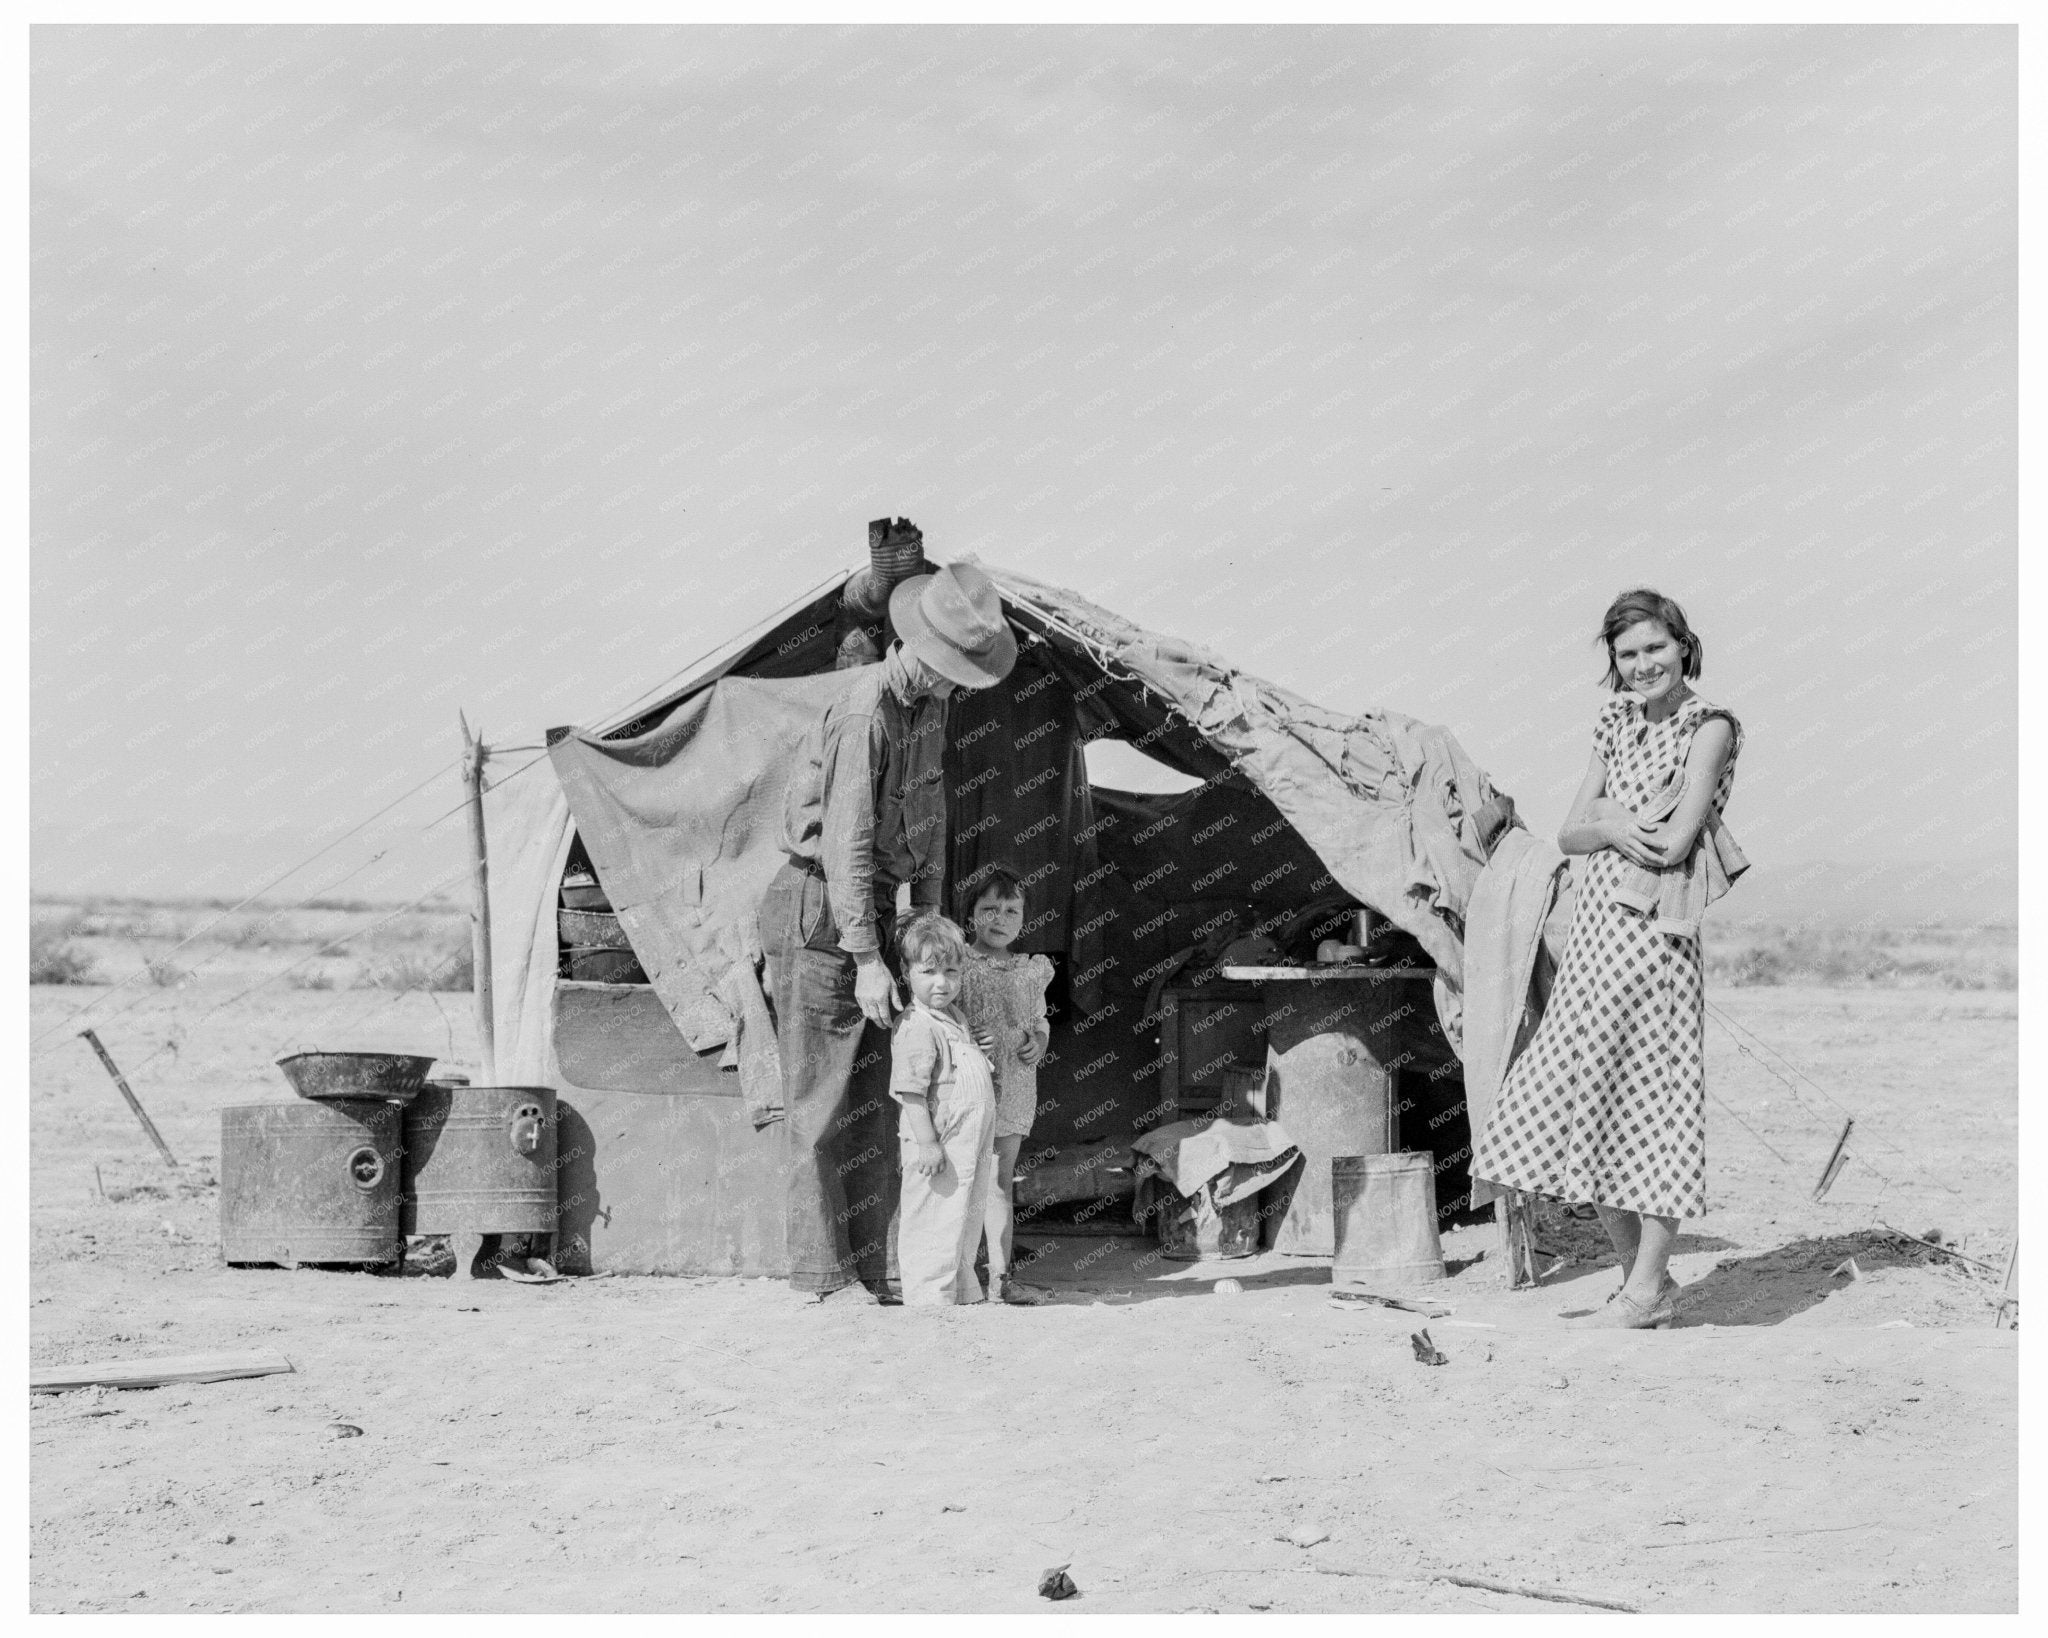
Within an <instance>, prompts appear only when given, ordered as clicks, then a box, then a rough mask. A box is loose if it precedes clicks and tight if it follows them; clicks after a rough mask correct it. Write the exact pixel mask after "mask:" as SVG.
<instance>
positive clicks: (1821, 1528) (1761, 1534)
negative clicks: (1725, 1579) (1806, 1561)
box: [1637, 1523, 1877, 1547]
mask: <svg viewBox="0 0 2048 1638" xmlns="http://www.w3.org/2000/svg"><path fill="white" fill-rule="evenodd" d="M1876 1528H1877V1525H1876V1524H1875V1523H1871V1524H1809V1525H1806V1526H1804V1527H1803V1528H1801V1529H1797V1530H1758V1531H1752V1532H1750V1533H1749V1534H1748V1535H1741V1536H1706V1537H1703V1538H1702V1539H1700V1540H1699V1541H1645V1542H1639V1543H1638V1544H1637V1545H1639V1546H1643V1547H1718V1546H1719V1545H1721V1543H1723V1542H1728V1541H1773V1540H1775V1539H1776V1538H1777V1537H1779V1536H1832V1535H1839V1534H1840V1533H1841V1532H1842V1531H1844V1530H1875V1529H1876Z"/></svg>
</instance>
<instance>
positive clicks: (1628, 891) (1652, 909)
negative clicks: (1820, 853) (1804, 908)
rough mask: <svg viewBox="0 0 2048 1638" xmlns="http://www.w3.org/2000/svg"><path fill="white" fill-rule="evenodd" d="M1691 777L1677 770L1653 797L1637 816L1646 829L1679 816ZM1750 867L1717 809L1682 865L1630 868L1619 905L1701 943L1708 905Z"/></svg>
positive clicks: (1618, 891)
mask: <svg viewBox="0 0 2048 1638" xmlns="http://www.w3.org/2000/svg"><path fill="white" fill-rule="evenodd" d="M1687 777H1688V776H1687V774H1686V771H1685V769H1683V768H1673V769H1672V770H1671V774H1670V776H1669V777H1668V778H1667V779H1666V780H1665V781H1664V783H1663V784H1662V785H1660V786H1658V787H1657V789H1656V790H1654V791H1652V792H1651V793H1650V797H1649V800H1648V801H1647V802H1645V803H1644V804H1643V806H1642V808H1641V809H1640V810H1639V811H1638V812H1637V813H1636V817H1637V818H1638V819H1639V820H1641V821H1642V822H1643V823H1644V824H1646V825H1659V824H1662V823H1663V822H1664V821H1665V820H1666V819H1669V818H1670V817H1671V815H1672V814H1674V813H1675V812H1677V811H1678V804H1679V801H1680V799H1681V798H1682V797H1683V796H1684V795H1685V787H1686V782H1687ZM1748 868H1749V860H1748V859H1746V858H1744V857H1743V854H1742V849H1741V848H1739V847H1737V846H1736V845H1735V838H1734V837H1733V836H1731V835H1730V834H1729V833H1728V827H1727V826H1726V825H1724V824H1722V823H1721V811H1720V809H1718V808H1711V809H1709V810H1708V812H1707V822H1706V824H1705V825H1703V826H1702V827H1701V829H1700V834H1699V837H1698V839H1697V840H1696V841H1695V842H1694V843H1693V847H1692V851H1691V852H1690V853H1688V854H1687V855H1686V856H1685V857H1684V858H1683V859H1681V860H1679V861H1678V862H1677V863H1676V864H1670V865H1666V866H1664V867H1663V868H1662V869H1661V870H1652V869H1650V868H1649V867H1648V866H1645V865H1638V864H1627V865H1625V866H1624V867H1623V871H1622V875H1621V879H1620V880H1619V882H1617V883H1616V885H1615V888H1614V895H1613V896H1614V902H1615V903H1616V904H1620V905H1625V906H1627V907H1628V908H1629V909H1631V910H1634V911H1636V912H1637V913H1638V914H1640V915H1645V916H1654V917H1655V918H1656V922H1657V931H1658V932H1660V933H1670V934H1673V935H1674V936H1676V937H1680V938H1698V937H1699V936H1700V919H1701V917H1703V916H1704V915H1705V914H1706V909H1707V906H1708V905H1710V904H1712V903H1713V902H1714V901H1715V900H1716V899H1718V898H1719V897H1721V895H1722V894H1724V893H1726V892H1727V891H1728V889H1729V888H1730V887H1732V886H1733V885H1734V884H1735V880H1736V878H1737V877H1738V876H1740V875H1741V874H1742V873H1743V872H1744V871H1745V870H1747V869H1748Z"/></svg>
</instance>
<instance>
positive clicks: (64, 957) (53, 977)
mask: <svg viewBox="0 0 2048 1638" xmlns="http://www.w3.org/2000/svg"><path fill="white" fill-rule="evenodd" d="M79 920H80V918H79V917H76V916H66V917H64V918H62V919H61V920H58V921H47V922H42V923H39V924H38V923H31V924H30V925H29V930H28V981H29V982H30V983H31V984H96V983H98V982H99V978H98V976H97V971H98V970H97V968H96V966H95V964H94V962H93V959H92V957H91V956H89V955H87V954H86V953H85V952H84V951H83V950H81V949H79V947H78V946H77V945H75V944H73V943H72V942H71V937H70V935H71V934H72V933H73V932H74V931H75V930H76V927H77V924H78V922H79Z"/></svg>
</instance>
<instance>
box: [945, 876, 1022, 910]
mask: <svg viewBox="0 0 2048 1638" xmlns="http://www.w3.org/2000/svg"><path fill="white" fill-rule="evenodd" d="M991 893H993V894H995V896H996V897H997V898H999V899H1015V900H1017V901H1018V903H1020V904H1021V903H1022V902H1023V900H1024V878H1023V877H1022V876H1020V875H1018V874H1017V872H1016V871H1014V870H1012V869H1011V868H1010V867H1009V866H1008V865H1005V864H991V865H983V866H982V867H981V869H980V870H979V871H978V872H977V873H976V874H975V875H974V876H973V877H972V878H971V879H969V880H968V882H967V883H966V884H965V888H964V891H963V892H962V893H961V895H960V908H961V909H963V910H964V911H966V912H967V914H968V915H969V916H972V915H973V914H974V907H975V906H976V905H977V904H979V903H981V901H982V900H983V899H985V898H987V897H988V896H989V894H991Z"/></svg>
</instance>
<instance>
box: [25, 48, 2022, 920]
mask: <svg viewBox="0 0 2048 1638" xmlns="http://www.w3.org/2000/svg"><path fill="white" fill-rule="evenodd" d="M2016 62H2017V57H2016V42H2015V34H2014V31H2013V30H2012V29H2010V28H2004V27H1926V28H1902V27H1867V28H1846V27H1832V26H1829V27H1814V28H1720V27H1681V28H1672V27H1604V26H1602V27H1494V26H1451V27H1440V28H1439V27H1379V28H1306V27H1282V28H1271V29H1261V28H1211V29H1199V28H1148V29H1139V28H1115V29H1093V30H1090V29H1078V28H1068V27H1048V28H1038V29H1013V28H1000V29H998V28H968V27H960V28H901V29H871V28H837V27H817V28H734V27H677V28H638V27H626V28H606V27H589V28H584V27H556V28H499V29H490V28H469V27H447V28H391V27H376V28H319V29H315V28H297V27H240V26H237V27H206V28H183V27H180V28H167V27H142V28H69V27H44V28H39V29H37V30H35V31H33V35H32V81H31V136H30V152H31V161H32V173H33V174H32V215H31V228H30V231H31V263H32V265H31V275H30V278H31V305H32V312H31V371H32V398H31V487H32V493H31V514H30V531H31V557H30V579H31V586H30V625H31V649H30V669H31V706H30V709H31V728H32V737H31V759H32V767H31V781H30V802H31V826H32V830H31V869H30V874H31V882H32V885H33V886H34V887H35V888H36V889H38V890H40V891H44V892H86V891H91V892H110V893H112V892H118V893H134V894H141V895H184V894H204V895H227V896H236V897H238V896H240V895H241V894H243V893H246V892H249V891H252V890H254V889H256V888H258V887H259V886H262V885H264V884H265V883H266V882H268V881H269V880H270V879H271V878H272V877H274V876H276V875H278V874H279V873H280V872H284V871H286V870H288V869H291V868H292V867H293V866H295V865H298V864H299V863H300V862H301V861H302V860H304V859H305V858H306V856H307V855H309V854H313V853H315V851H316V850H319V849H323V848H324V849H326V850H327V851H326V852H324V853H322V854H320V856H319V857H318V858H316V859H315V860H314V861H313V862H312V864H311V865H310V866H307V867H306V868H304V869H302V870H299V871H297V872H296V873H295V874H293V875H291V876H290V877H289V878H287V879H286V881H285V882H284V883H283V884H282V886H280V887H279V888H278V889H277V895H276V896H280V897H289V896H316V895H318V894H319V893H322V892H328V893H331V894H333V895H335V896H348V897H362V898H373V899H393V900H395V899H403V898H408V897H411V896H413V895H414V894H417V893H420V892H423V891H426V890H427V889H429V888H431V887H433V886H434V885H436V884H437V883H439V882H443V881H444V880H448V879H449V876H450V873H451V872H455V871H459V869H460V866H461V862H462V833H461V826H460V821H459V817H458V818H457V819H455V820H444V821H443V822H441V823H440V824H438V825H437V826H433V827H432V828H427V827H428V825H429V822H430V821H433V820H435V819H436V818H437V816H439V815H443V814H445V813H447V812H448V811H449V810H451V809H452V808H453V807H454V806H455V805H456V804H457V803H458V801H459V799H460V786H459V783H458V781H457V776H456V773H455V763H456V758H457V755H458V753H459V749H460V742H459V732H458V727H457V712H458V710H461V711H463V712H466V713H467V715H468V718H469V720H470V721H471V722H472V723H476V724H479V725H480V726H481V728H482V731H483V732H484V734H485V735H486V737H487V738H488V739H489V740H490V741H492V743H493V744H495V745H498V746H504V747H520V746H528V745H534V744H537V743H538V742H539V740H540V738H541V734H542V731H543V730H544V729H545V728H546V727H548V726H550V725H553V724H558V723H569V722H588V721H592V720H595V719H598V718H601V717H604V716H606V715H607V714H608V713H609V712H610V711H611V710H612V709H613V708H614V707H616V706H618V705H621V704H623V703H624V702H625V701H627V700H629V699H632V698H634V697H635V696H638V695H640V694H641V693H642V692H643V691H644V690H647V689H649V688H652V687H653V686H655V685H656V684H658V683H659V682H660V681H661V680H662V679H663V678H665V677H669V676H671V675H673V674H674V673H676V672H678V671H679V670H681V669H683V668H685V667H686V666H687V665H688V664H689V663H690V662H691V661H692V660H693V659H694V658H695V657H697V656H699V655H700V654H702V653H703V652H704V651H706V650H709V649H712V648H715V647H716V646H718V645H719V644H720V643H721V642H723V641H724V640H726V639H728V638H730V637H732V636H733V635H734V634H735V633H737V632H738V631H740V630H741V629H743V628H745V627H747V626H749V625H751V624H752V623H754V622H755V621H757V620H759V619H761V618H763V617H765V616H767V615H769V614H770V613H772V612H773V611H774V610H775V609H777V608H778V607H779V606H781V605H782V604H784V603H785V602H788V601H790V600H792V599H794V598H796V597H797V596H798V595H799V594H800V593H802V592H803V591H804V590H806V589H807V588H809V587H812V586H814V585H815V584H817V583H818V582H819V581H821V580H823V579H824V578H825V577H826V576H827V575H829V574H831V573H833V572H834V571H836V570H838V569H840V568H843V567H850V566H853V565H855V564H856V563H858V562H859V561H860V560H861V559H862V558H863V556H864V554H865V542H866V524H867V520H868V519H870V518H874V517H880V516H883V515H885V514H886V515H907V516H910V517H912V518H914V519H915V520H916V521H917V522H918V523H919V524H920V525H921V526H922V527H923V529H924V531H925V536H926V548H927V551H928V553H929V554H930V555H931V556H932V557H933V558H935V559H939V560H945V559H948V558H952V557H955V556H960V555H965V554H968V553H973V554H976V555H978V556H980V557H981V558H983V559H984V560H986V561H989V562H992V563H997V564H1000V565H1003V566H1005V567H1009V568H1013V569H1017V570H1021V571H1023V572H1025V573H1028V574H1031V575H1033V576H1036V577H1038V578H1040V579H1044V580H1050V581H1053V582H1056V583H1059V584H1063V585H1067V586H1071V587H1073V588H1075V589H1076V590H1079V591H1081V592H1082V593H1083V594H1084V595H1086V596H1088V597H1091V598H1093V599H1094V600H1096V601H1097V602H1100V603H1102V604H1105V605H1106V606H1108V607H1110V608H1112V609H1114V610H1116V611H1118V612H1119V613H1122V614H1125V615H1127V616H1129V617H1130V618H1133V619H1135V620H1137V621H1139V622H1140V623H1141V624H1143V625H1146V626H1148V627H1150V628H1152V629H1154V630H1157V631H1161V632H1165V633H1168V634H1171V635H1174V636H1178V637H1182V638H1185V639H1189V640H1192V641H1195V642H1198V643H1201V644H1204V645H1206V646H1208V647H1210V648H1212V649H1215V650H1217V651H1218V652H1220V653H1222V654H1224V655H1225V656H1227V657H1228V658H1229V659H1230V660H1232V661H1233V662H1234V663H1237V664H1240V665H1242V666H1243V667H1244V668H1245V669H1246V670H1249V671H1252V672H1254V673H1257V674H1259V675H1261V676H1264V677H1266V678H1269V679H1271V680H1272V681H1274V682H1277V683H1280V684H1282V685H1283V686H1285V687H1288V688H1290V689H1293V690H1295V691H1296V692H1298V693H1301V694H1303V695H1306V696H1307V697H1309V698H1311V699H1313V700H1315V701H1317V702H1319V703H1321V704H1324V705H1327V706H1331V707H1335V708H1339V709H1347V710H1364V709H1367V708H1381V709H1387V710H1394V711H1400V712H1404V713H1406V714H1409V715H1411V716H1415V717H1420V718H1423V719H1425V720H1428V721H1432V722H1438V723H1442V724H1445V725H1446V726H1448V727H1449V728H1451V730H1452V731H1453V732H1454V733H1455V734H1456V735H1457V736H1458V738H1459V740H1460V741H1461V742H1462V743H1463V744H1464V746H1465V747H1466V748H1467V749H1468V750H1469V751H1470V752H1471V754H1472V755H1473V757H1474V758H1475V759H1476V760H1477V761H1478V762H1479V763H1480V765H1481V766H1482V767H1484V768H1485V769H1486V770H1487V771H1488V773H1489V774H1490V776H1491V777H1492V779H1493V780H1494V782H1495V784H1496V785H1497V786H1499V787H1500V788H1502V789H1505V790H1507V791H1509V792H1510V793H1512V794H1513V795H1514V796H1515V798H1516V799H1517V802H1518V804H1519V805H1520V808H1521V811H1522V812H1523V814H1524V816H1525V817H1526V818H1528V820H1529V821H1530V823H1531V824H1532V825H1533V826H1534V827H1535V828H1537V829H1538V830H1540V831H1547V830H1551V829H1554V828H1555V826H1556V825H1557V823H1558V822H1559V821H1560V820H1561V819H1562V817H1563V815H1564V811H1565V808H1566V806H1567V804H1568V803H1569V800H1570V797H1571V794H1572V792H1573V791H1574V790H1575V789H1576V787H1577V785H1578V783H1579V780H1580V778H1581V776H1582V775H1583V773H1584V771H1585V764H1586V758H1587V754H1588V750H1589V745H1590V739H1589V736H1590V732H1591V726H1592V722H1593V718H1594V715H1595V713H1596V711H1597V710H1598V707H1599V705H1600V702H1601V699H1602V698H1603V697H1604V696H1603V695H1602V693H1601V691H1600V687H1599V679H1600V676H1601V673H1602V670H1603V663H1604V662H1603V658H1602V656H1601V655H1600V654H1599V652H1598V651H1597V650H1596V648H1595V647H1594V644H1593V634H1594V632H1595V631H1596V630H1597V628H1598V625H1599V621H1600V617H1601V614H1602V612H1603V610H1604V609H1605V607H1606V605H1607V603H1608V601H1609V600H1610V599H1611V598H1612V597H1613V596H1614V595H1615V594H1616V593H1618V592H1619V591H1621V590H1623V589H1624V588H1626V587H1629V586H1633V585H1640V584H1648V585H1652V586H1655V587H1656V588H1658V589H1659V590H1661V591H1663V592H1665V593H1667V594H1669V595H1671V596H1673V597H1675V598H1677V599H1678V600H1679V602H1680V603H1681V604H1682V605H1683V606H1684V608H1685V610H1686V612H1687V615H1688V616H1689V618H1690V620H1691V622H1692V624H1693V625H1694V627H1695V629H1696V630H1697V631H1698V632H1699V633H1700V635H1701V637H1702V639H1703V643H1704V654H1705V673H1704V675H1703V676H1702V678H1701V679H1700V681H1699V683H1698V685H1697V686H1698V687H1699V689H1700V691H1701V692H1702V693H1703V694H1705V695H1706V696H1707V697H1708V698H1709V699H1712V700H1714V701H1716V702H1718V703H1723V704H1726V705H1728V706H1730V707H1731V708H1732V709H1733V710H1734V711H1735V712H1736V713H1737V715H1738V716H1739V717H1740V719H1741V721H1742V723H1743V726H1744V730H1745V743H1744V748H1743V751H1742V753H1741V757H1740V760H1739V764H1738V776H1737V784H1736V794H1735V797H1734V800H1733V802H1732V803H1731V806H1730V809H1729V815H1728V817H1729V821H1730V824H1731V827H1732V828H1733V829H1734V830H1735V832H1736V834H1737V835H1738V836H1739V837H1740V838H1741V840H1742V843H1743V846H1744V848H1745V850H1746V851H1747V852H1748V854H1749V856H1750V857H1751V858H1752V859H1753V860H1756V861H1758V862H1759V863H1766V862H1779V863H1785V862H1797V861H1806V860H1814V859H1828V860H1843V861H1877V860H1900V859H1921V858H1943V859H1948V860H1952V861H1953V860H1958V859H2005V858H2009V857H2010V856H2011V854H2012V853H2013V851H2014V847H2015V827H2016V819H2017V813H2016V786H2015V778H2016V733H2017V727H2016V682H2015V670H2016V659H2017V652H2016V645H2017V625H2016V619H2015V612H2014V609H2015V598H2016V528H2015V518H2016V501H2017V466H2016V454H2017V440H2016V430H2015V429H2016V424H2017V423H2016V395H2015V384H2016V362H2015V360H2016V353H2015V324H2016V299H2015V298H2016V270H2015V233H2016V222H2015V205H2016V172H2015V133H2016V128H2017V85H2016ZM530 755H531V753H527V752H519V751H511V752H508V754H507V757H506V760H505V762H504V763H502V764H500V765H499V766H501V767H502V768H504V769H506V770H507V771H509V770H510V769H511V768H513V767H516V766H517V765H519V764H520V763H522V762H524V761H526V760H527V759H528V757H529V756H530ZM408 793H410V794H408ZM400 798H404V799H403V800H399V799H400ZM394 803H395V805H394V806H392V807H391V809H390V811H389V812H388V813H385V814H383V815H382V816H381V817H377V818H374V819H372V817H371V816H372V815H376V814H377V813H378V810H380V809H382V808H384V807H385V806H386V805H387V804H394ZM365 820H370V821H371V822H370V823H368V824H367V825H363V826H362V828H361V829H352V827H356V826H358V825H360V824H361V823H362V822H363V821H365Z"/></svg>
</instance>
